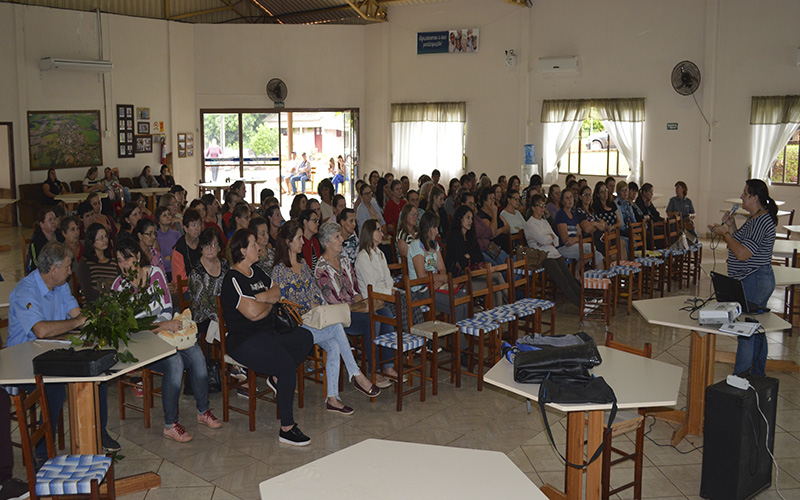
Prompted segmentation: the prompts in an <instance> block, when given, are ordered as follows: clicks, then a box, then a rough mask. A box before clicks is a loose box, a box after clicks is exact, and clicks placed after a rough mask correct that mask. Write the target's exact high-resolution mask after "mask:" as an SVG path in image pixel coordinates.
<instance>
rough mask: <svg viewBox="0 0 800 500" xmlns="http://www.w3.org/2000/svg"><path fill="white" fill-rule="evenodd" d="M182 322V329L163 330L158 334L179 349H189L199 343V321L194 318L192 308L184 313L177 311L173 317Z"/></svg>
mask: <svg viewBox="0 0 800 500" xmlns="http://www.w3.org/2000/svg"><path fill="white" fill-rule="evenodd" d="M172 319H174V320H177V321H180V322H181V329H180V330H178V331H175V332H170V331H162V332H158V333H157V335H158V336H159V337H160V338H161V340H163V341H164V342H166V343H167V344H169V345H171V346H172V347H175V348H177V349H178V350H179V351H182V350H184V349H188V348H190V347H192V346H193V345H195V344H196V343H197V323H195V322H194V320H193V319H192V310H191V309H188V308H187V309H186V310H185V311H183V312H182V313H175V316H174V317H173V318H172Z"/></svg>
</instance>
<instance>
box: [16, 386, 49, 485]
mask: <svg viewBox="0 0 800 500" xmlns="http://www.w3.org/2000/svg"><path fill="white" fill-rule="evenodd" d="M14 405H15V407H16V411H17V421H18V422H19V434H20V441H21V443H22V457H23V459H24V460H23V461H24V462H25V470H26V472H27V477H28V484H35V483H36V469H35V467H34V466H35V461H34V449H35V448H36V445H37V444H38V443H39V441H41V440H42V439H45V442H46V443H47V457H48V458H53V457H55V456H56V446H55V441H54V439H53V428H52V426H51V425H50V411H49V408H48V406H47V395H46V394H45V392H44V382H43V381H42V376H41V375H36V389H35V390H33V391H32V392H30V393H28V394H25V393H24V392H20V393H19V394H17V395H16V396H14ZM37 405H38V406H39V412H40V414H41V417H42V418H41V421H39V420H38V419H36V418H30V417H31V415H33V414H34V412H32V411H31V410H32V409H33V408H34V407H35V406H37Z"/></svg>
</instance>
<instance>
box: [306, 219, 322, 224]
mask: <svg viewBox="0 0 800 500" xmlns="http://www.w3.org/2000/svg"><path fill="white" fill-rule="evenodd" d="M308 222H316V223H317V224H319V219H308Z"/></svg>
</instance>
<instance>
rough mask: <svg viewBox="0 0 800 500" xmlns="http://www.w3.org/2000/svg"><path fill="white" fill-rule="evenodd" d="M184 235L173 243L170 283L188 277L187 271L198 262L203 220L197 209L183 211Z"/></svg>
mask: <svg viewBox="0 0 800 500" xmlns="http://www.w3.org/2000/svg"><path fill="white" fill-rule="evenodd" d="M183 230H184V235H183V236H181V237H180V238H179V239H178V241H177V242H176V243H175V247H174V249H173V251H172V281H171V283H172V285H173V288H174V287H175V286H176V285H177V283H178V278H183V279H188V277H189V273H190V272H191V271H192V269H194V267H195V266H196V265H197V264H198V263H199V262H200V257H202V252H201V251H200V244H199V243H200V240H199V238H200V232H201V231H202V230H203V221H202V220H201V219H200V214H199V213H198V212H197V210H193V209H191V208H189V209H187V210H186V212H184V213H183Z"/></svg>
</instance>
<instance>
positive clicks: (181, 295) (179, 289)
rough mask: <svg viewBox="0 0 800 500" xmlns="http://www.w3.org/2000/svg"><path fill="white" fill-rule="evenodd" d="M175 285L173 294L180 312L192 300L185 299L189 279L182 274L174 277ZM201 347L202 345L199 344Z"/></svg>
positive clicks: (189, 304)
mask: <svg viewBox="0 0 800 500" xmlns="http://www.w3.org/2000/svg"><path fill="white" fill-rule="evenodd" d="M175 281H176V284H177V286H176V287H175V289H176V292H175V295H177V296H178V300H177V302H178V309H179V311H180V312H183V311H185V310H186V309H188V308H189V307H191V305H192V302H191V301H190V300H186V292H187V291H188V290H189V280H188V279H186V278H184V277H183V276H178V277H176V278H175ZM201 347H204V346H202V345H201ZM203 353H205V349H203Z"/></svg>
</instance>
